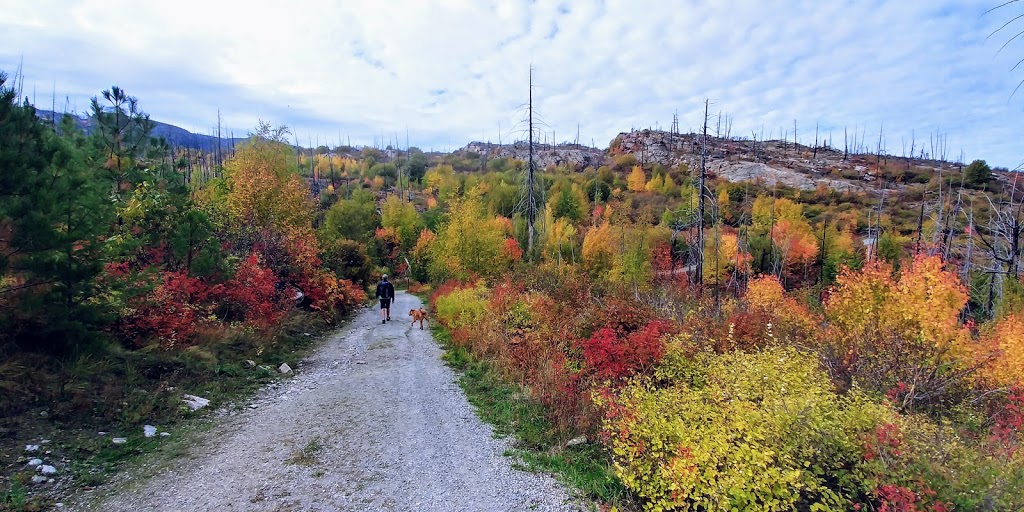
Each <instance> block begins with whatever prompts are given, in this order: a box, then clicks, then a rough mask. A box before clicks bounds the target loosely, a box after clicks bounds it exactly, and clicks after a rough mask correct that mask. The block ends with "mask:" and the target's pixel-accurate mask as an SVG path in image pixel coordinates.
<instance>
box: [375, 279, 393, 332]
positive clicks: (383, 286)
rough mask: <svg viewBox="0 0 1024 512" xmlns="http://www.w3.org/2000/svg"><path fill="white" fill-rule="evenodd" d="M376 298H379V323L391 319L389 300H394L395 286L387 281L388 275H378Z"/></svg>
mask: <svg viewBox="0 0 1024 512" xmlns="http://www.w3.org/2000/svg"><path fill="white" fill-rule="evenodd" d="M377 298H378V299H380V323H382V324H383V323H385V322H388V321H390V320H391V301H393V300H395V287H394V286H392V285H391V283H390V282H388V275H387V274H384V275H382V276H380V282H379V283H377Z"/></svg>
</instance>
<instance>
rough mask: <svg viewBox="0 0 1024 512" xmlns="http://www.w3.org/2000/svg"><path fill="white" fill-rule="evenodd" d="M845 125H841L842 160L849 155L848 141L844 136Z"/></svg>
mask: <svg viewBox="0 0 1024 512" xmlns="http://www.w3.org/2000/svg"><path fill="white" fill-rule="evenodd" d="M846 137H847V136H846V127H845V126H844V127H843V161H844V162H845V161H846V159H847V158H849V156H850V143H849V141H848V140H847V138H846Z"/></svg>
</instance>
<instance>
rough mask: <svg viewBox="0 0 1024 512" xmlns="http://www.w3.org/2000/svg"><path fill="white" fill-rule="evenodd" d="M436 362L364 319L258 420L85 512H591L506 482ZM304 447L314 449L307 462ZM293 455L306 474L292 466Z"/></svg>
mask: <svg viewBox="0 0 1024 512" xmlns="http://www.w3.org/2000/svg"><path fill="white" fill-rule="evenodd" d="M396 299H397V300H396V301H395V306H394V307H395V309H396V310H397V311H403V310H408V309H414V308H417V307H419V306H420V305H421V303H420V301H419V299H417V298H415V297H414V296H411V295H408V294H405V293H399V294H398V296H397V298H396ZM440 356H441V349H440V348H439V347H438V346H437V345H436V344H435V343H433V342H432V340H431V337H430V332H429V331H420V330H419V329H412V328H411V327H410V326H409V324H407V323H405V322H394V323H388V324H385V325H381V324H380V316H379V313H377V312H376V311H375V310H363V311H362V313H361V314H360V315H359V316H357V317H356V318H355V319H354V320H353V321H352V322H350V323H349V324H348V325H347V326H346V327H345V328H343V329H342V330H340V331H339V332H338V334H336V335H335V336H333V337H332V338H331V339H330V340H328V341H327V342H326V344H325V345H324V346H323V347H321V348H320V349H318V350H317V351H316V352H315V353H314V354H313V355H312V356H311V357H310V358H309V359H308V360H306V361H304V362H303V369H304V371H303V372H302V373H301V374H298V375H296V376H295V377H294V378H291V379H288V380H287V381H283V382H281V384H280V385H279V386H278V387H276V388H272V387H269V386H268V387H267V388H264V389H263V390H262V391H261V392H260V393H259V394H258V396H257V397H256V398H255V401H256V402H257V403H259V408H258V409H255V410H247V409H246V410H243V411H240V412H238V413H237V414H234V415H231V416H228V417H223V418H219V419H218V420H217V421H219V422H220V423H219V424H216V425H214V426H213V427H212V428H211V429H210V430H209V431H208V432H206V433H204V434H198V435H201V436H203V437H201V438H200V439H198V441H197V442H196V443H194V444H193V445H192V449H191V453H190V454H189V456H185V457H178V458H176V459H174V460H172V461H170V465H169V466H168V467H166V468H165V469H162V470H161V472H160V473H159V474H158V475H157V476H156V477H154V478H153V479H151V480H150V481H148V482H145V483H142V484H141V485H136V482H134V480H135V476H134V475H129V474H125V475H124V476H123V477H122V481H124V482H126V483H127V482H133V483H130V484H128V485H126V487H125V488H124V489H121V490H120V492H118V491H117V489H114V490H113V492H102V491H101V492H97V493H94V495H95V496H102V497H103V498H102V499H103V500H104V501H102V502H100V503H93V504H92V507H93V508H92V510H102V511H104V512H106V511H110V512H119V511H137V510H147V511H179V510H197V511H198V510H246V511H255V512H270V511H279V510H302V511H304V512H309V511H313V512H316V511H324V512H326V511H364V510H416V511H422V512H435V511H477V510H479V511H525V510H538V511H576V510H586V509H588V508H590V507H587V506H585V504H581V503H579V502H578V501H577V500H576V499H574V498H572V497H571V496H570V495H569V493H567V492H566V490H565V489H563V488H562V486H561V485H560V484H558V483H557V482H556V481H555V480H554V478H552V477H551V476H548V475H544V474H537V473H528V472H524V471H520V470H517V469H513V463H514V461H513V460H512V459H509V458H507V457H505V456H503V454H504V453H505V451H506V450H508V449H509V447H510V445H509V442H508V441H507V440H503V439H495V438H494V437H493V433H492V430H491V428H490V427H489V426H488V425H486V424H484V423H482V422H481V421H480V419H479V418H478V417H477V416H476V415H475V414H474V411H473V407H472V406H471V405H470V404H469V402H468V401H467V400H466V397H465V395H464V394H463V393H462V390H461V389H460V388H459V387H458V384H457V381H458V378H457V376H456V375H455V373H454V372H452V371H451V370H450V369H449V368H448V367H446V366H444V363H443V362H442V361H441V358H440ZM339 361H340V362H341V363H340V364H334V363H337V362H339ZM356 361H362V362H365V363H366V364H364V365H356V364H355V363H356ZM314 441H315V442H314ZM313 444H315V445H318V446H319V449H317V450H307V449H306V447H307V446H312V445H313ZM297 456H309V457H311V458H312V459H313V461H312V462H313V464H312V465H311V466H306V465H303V464H292V463H288V462H287V461H289V460H294V459H295V458H296V457H297ZM66 502H67V501H66V500H65V503H66ZM69 506H70V505H69ZM70 508H72V509H76V510H78V508H77V507H75V506H70ZM85 510H89V509H88V508H85Z"/></svg>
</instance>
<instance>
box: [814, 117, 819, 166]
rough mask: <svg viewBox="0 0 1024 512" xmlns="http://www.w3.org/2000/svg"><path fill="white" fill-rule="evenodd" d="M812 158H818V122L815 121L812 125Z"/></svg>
mask: <svg viewBox="0 0 1024 512" xmlns="http://www.w3.org/2000/svg"><path fill="white" fill-rule="evenodd" d="M813 158H815V159H817V158H818V122H817V121H815V123H814V156H813Z"/></svg>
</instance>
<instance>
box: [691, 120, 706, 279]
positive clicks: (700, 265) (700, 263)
mask: <svg viewBox="0 0 1024 512" xmlns="http://www.w3.org/2000/svg"><path fill="white" fill-rule="evenodd" d="M707 156H708V100H704V132H703V135H702V136H701V148H700V179H699V181H698V186H697V189H698V194H699V195H698V199H697V215H698V216H699V217H700V218H699V219H698V221H697V268H696V269H694V277H695V280H696V282H697V287H698V288H697V289H698V290H700V289H702V287H703V286H704V218H705V215H704V213H705V201H704V195H705V191H704V187H705V185H704V181H705V179H706V177H707Z"/></svg>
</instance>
